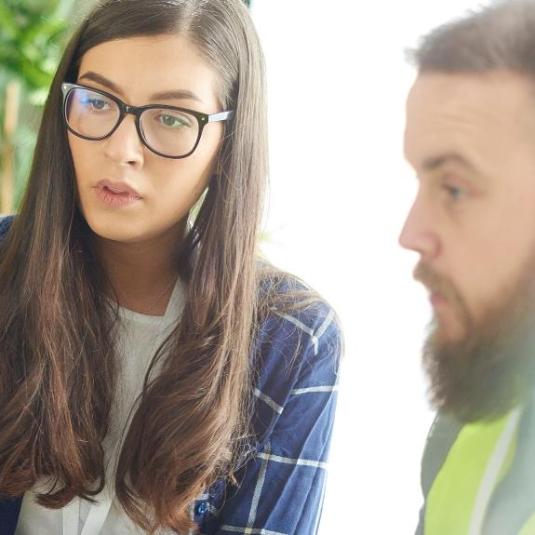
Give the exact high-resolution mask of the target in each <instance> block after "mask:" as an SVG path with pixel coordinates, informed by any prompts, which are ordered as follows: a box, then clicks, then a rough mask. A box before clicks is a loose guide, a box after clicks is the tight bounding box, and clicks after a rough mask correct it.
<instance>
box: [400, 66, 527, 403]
mask: <svg viewBox="0 0 535 535" xmlns="http://www.w3.org/2000/svg"><path fill="white" fill-rule="evenodd" d="M532 91H533V86H532V85H531V84H530V82H529V81H528V80H527V79H526V78H523V77H521V76H520V75H516V74H513V73H509V72H493V73H489V74H439V73H437V74H434V73H433V74H424V75H421V76H420V77H419V78H418V79H417V80H416V82H415V84H414V86H413V88H412V90H411V92H410V95H409V98H408V102H407V126H406V133H405V152H406V157H407V159H408V161H409V163H410V164H411V165H412V167H413V168H414V169H415V171H416V174H417V177H418V184H419V188H418V193H417V196H416V199H415V201H414V204H413V206H412V208H411V211H410V213H409V215H408V217H407V221H406V222H405V225H404V228H403V230H402V233H401V236H400V243H401V245H402V246H403V247H405V248H407V249H412V250H414V251H416V252H417V253H419V255H420V262H419V264H418V266H417V269H416V271H415V277H416V278H417V279H419V280H421V282H423V283H424V284H425V285H426V286H427V287H428V289H429V291H430V299H431V304H432V306H433V313H434V331H433V332H432V333H431V335H430V343H429V341H428V344H427V346H428V349H429V347H430V348H431V351H434V352H435V353H440V352H441V351H442V353H444V351H443V350H444V349H445V350H446V354H448V355H449V356H448V357H447V358H448V359H454V358H458V359H459V361H458V362H457V363H454V362H449V363H446V366H447V367H449V368H451V367H456V368H455V369H454V370H453V369H450V371H447V370H446V371H445V370H442V371H440V370H438V371H437V369H436V366H434V365H432V366H430V367H431V368H433V366H434V368H435V369H434V372H431V373H435V374H436V373H443V374H444V373H452V374H454V375H455V374H456V375H457V376H458V378H460V377H462V374H461V373H459V371H460V370H464V371H465V372H466V373H465V375H467V376H469V373H468V368H467V367H469V366H470V362H463V361H462V359H466V360H467V359H474V360H475V359H482V358H483V357H482V356H481V355H477V356H476V355H475V353H478V350H480V349H481V347H482V345H483V344H485V345H486V346H488V347H489V348H490V347H494V348H495V347H497V345H496V342H498V341H497V340H496V339H495V338H496V337H497V336H498V335H499V336H500V337H502V338H504V339H505V338H508V335H509V331H511V330H513V331H514V326H512V328H511V329H505V331H503V330H502V328H503V326H504V322H505V324H507V322H511V321H514V322H517V321H518V320H519V316H518V314H517V312H518V310H522V309H525V307H524V304H525V303H522V301H523V300H525V295H526V293H529V292H528V290H529V291H532V290H530V285H531V282H532V281H533V279H534V278H535V96H534V94H532ZM531 272H533V276H532V275H531ZM532 295H533V294H532ZM530 297H531V296H530ZM513 310H514V311H516V312H515V314H513V312H512V311H513ZM513 316H514V320H513ZM498 333H499V334H498ZM493 337H494V339H493ZM498 345H499V344H498ZM512 345H513V346H514V345H515V344H512ZM451 348H456V350H457V353H459V352H460V353H461V354H460V355H457V357H455V356H451V351H448V350H451ZM474 352H475V353H474ZM463 353H466V354H465V355H464V356H463ZM479 353H480V351H479ZM502 353H503V351H502ZM433 358H436V355H435V356H434V357H433ZM438 358H445V356H444V354H442V356H440V355H439V356H438ZM489 359H491V357H490V356H489ZM481 364H482V363H481V362H477V365H476V364H473V367H474V368H477V369H479V368H480V367H481ZM493 365H495V363H494V364H493ZM432 379H433V377H432ZM435 379H438V380H442V379H443V378H441V377H439V378H435ZM469 386H470V385H468V386H467V389H468V388H469ZM464 394H467V392H465V393H464ZM464 394H463V395H464ZM439 397H440V396H439Z"/></svg>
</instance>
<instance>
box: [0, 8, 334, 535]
mask: <svg viewBox="0 0 535 535" xmlns="http://www.w3.org/2000/svg"><path fill="white" fill-rule="evenodd" d="M264 98H265V97H264V84H263V62H262V56H261V51H260V47H259V44H258V41H257V37H256V34H255V31H254V29H253V27H252V24H251V21H250V19H249V16H248V13H247V10H246V9H245V7H244V6H243V5H242V3H241V2H240V0H104V1H103V2H101V3H100V4H99V5H98V6H97V7H96V8H95V9H94V10H93V12H91V13H90V14H89V15H88V17H87V18H86V20H85V21H84V22H83V24H82V25H81V27H80V29H79V30H78V31H77V32H76V34H75V35H74V36H73V38H72V40H71V42H70V44H69V45H68V47H67V49H66V51H65V53H64V56H63V59H62V61H61V64H60V66H59V68H58V71H57V74H56V76H55V79H54V81H53V84H52V88H51V91H50V95H49V98H48V101H47V104H46V107H45V111H44V115H43V120H42V126H41V130H40V133H39V138H38V143H37V147H36V152H35V157H34V163H33V167H32V171H31V176H30V180H29V184H28V189H27V192H26V195H25V199H24V202H23V205H22V208H21V210H20V213H19V215H18V216H17V217H16V218H15V219H13V218H5V219H3V220H2V221H1V222H0V235H1V236H2V239H1V241H0V407H1V410H0V496H2V498H3V499H2V501H1V502H0V532H1V533H2V534H5V533H9V534H11V533H16V534H17V535H26V534H30V533H32V534H33V533H54V534H57V533H63V534H68V535H71V534H78V533H81V534H83V535H90V534H96V533H105V534H130V533H145V532H149V533H188V532H190V530H191V532H192V533H193V532H200V533H205V534H215V533H221V534H223V533H278V534H303V535H304V534H307V535H308V534H311V533H315V532H316V528H317V522H318V518H319V509H320V507H321V500H322V496H323V494H322V490H323V484H324V477H325V474H324V472H325V465H324V463H325V458H326V454H327V449H328V444H329V440H330V434H331V429H332V421H333V413H334V405H335V390H336V386H335V381H336V373H337V365H338V357H339V351H340V343H339V338H340V337H339V331H338V328H337V326H336V322H335V321H334V314H333V312H332V311H331V310H330V309H329V307H328V306H327V305H325V304H324V303H323V302H322V301H321V300H319V299H317V298H315V297H314V295H313V294H312V292H311V291H310V290H307V289H305V287H304V286H302V285H299V284H298V283H296V282H295V280H294V279H292V278H291V277H288V276H284V275H283V274H281V273H279V272H277V271H276V270H274V269H273V268H271V267H269V266H268V265H267V264H266V263H265V262H261V261H260V260H259V259H258V256H257V236H258V223H259V219H260V216H261V210H262V198H263V190H264V180H265V177H266V167H267V166H266V160H267V150H266V119H265V101H264Z"/></svg>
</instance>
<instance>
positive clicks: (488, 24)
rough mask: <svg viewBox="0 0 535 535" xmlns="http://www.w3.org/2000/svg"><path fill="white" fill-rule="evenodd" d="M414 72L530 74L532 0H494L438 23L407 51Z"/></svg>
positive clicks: (534, 34)
mask: <svg viewBox="0 0 535 535" xmlns="http://www.w3.org/2000/svg"><path fill="white" fill-rule="evenodd" d="M408 56H409V59H410V60H411V62H412V63H414V64H415V66H416V67H417V68H418V71H419V73H426V72H443V73H463V72H465V73H468V72H472V73H478V72H481V73H483V72H488V71H494V70H508V71H513V72H518V73H521V74H526V75H534V76H535V0H499V1H495V2H492V3H491V4H490V5H488V6H486V7H482V8H480V9H478V10H476V11H470V12H469V13H468V14H467V15H465V16H464V17H462V18H460V19H456V20H453V21H452V22H449V23H447V24H444V25H442V26H439V27H437V28H435V29H434V30H432V31H431V32H430V33H429V34H427V35H426V36H425V37H423V38H422V40H421V42H420V44H419V46H418V47H417V48H415V49H413V50H410V51H409V53H408Z"/></svg>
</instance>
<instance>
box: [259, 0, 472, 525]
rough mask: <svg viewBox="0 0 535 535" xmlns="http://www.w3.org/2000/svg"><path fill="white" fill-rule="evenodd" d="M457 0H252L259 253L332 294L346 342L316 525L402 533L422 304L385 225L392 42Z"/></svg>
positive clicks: (415, 425) (401, 93)
mask: <svg viewBox="0 0 535 535" xmlns="http://www.w3.org/2000/svg"><path fill="white" fill-rule="evenodd" d="M477 4H478V2H474V1H473V0H472V1H471V0H448V1H447V2H446V1H442V2H437V1H436V0H433V1H429V0H405V1H404V2H394V1H386V2H362V3H360V2H356V1H355V0H345V1H335V0H330V1H329V2H322V1H320V0H254V1H253V16H254V18H255V21H256V24H257V27H258V31H259V33H260V36H261V39H262V42H263V45H264V49H265V54H266V59H267V65H268V83H269V98H270V128H271V131H270V143H271V200H270V211H269V218H268V224H267V231H268V234H269V236H270V241H269V242H268V243H267V244H266V246H265V250H266V252H267V253H268V255H269V257H270V258H271V259H272V260H273V261H274V262H275V263H276V264H278V265H280V266H281V267H284V268H286V269H288V270H291V271H293V272H295V273H296V274H298V275H300V276H301V277H303V278H304V279H305V280H307V281H308V282H309V283H310V284H312V285H313V286H315V287H316V288H317V289H318V290H320V292H322V293H323V295H324V296H325V297H327V299H328V300H330V301H331V303H332V304H333V305H334V306H335V308H336V309H337V311H338V312H339V315H340V316H341V319H342V322H343V325H344V327H345V335H346V342H347V350H346V360H345V363H344V367H343V376H342V385H341V392H340V398H339V412H338V416H337V426H336V430H335V436H334V441H333V447H332V450H331V469H330V475H329V486H328V492H327V497H326V503H325V508H324V513H323V518H322V526H321V529H320V534H321V535H333V534H346V533H347V534H358V533H363V534H366V535H373V534H378V535H383V534H393V533H395V534H405V533H411V532H413V530H414V527H415V525H416V519H417V513H418V509H419V507H420V501H421V498H420V490H419V462H420V456H421V452H422V448H423V444H424V441H425V436H426V433H427V429H428V427H429V425H430V423H431V420H432V412H431V411H430V409H429V408H428V405H427V402H426V399H425V381H424V378H423V375H422V372H421V369H420V346H421V341H422V337H423V333H424V328H425V325H426V322H427V320H428V317H429V308H428V305H427V299H426V296H425V293H424V291H423V290H422V289H421V288H420V287H419V286H418V285H417V284H416V283H414V282H413V281H412V277H411V272H412V267H413V265H414V263H415V261H416V257H415V255H412V254H410V253H407V252H403V251H402V250H401V249H400V248H399V246H398V245H397V236H398V234H399V231H400V229H401V225H402V223H403V220H404V217H405V215H406V212H407V210H408V208H409V205H410V202H411V199H412V195H413V193H414V191H415V187H416V181H415V179H414V178H413V174H412V172H411V170H410V169H409V168H408V166H407V165H406V164H405V162H404V160H403V155H402V134H403V122H404V100H405V96H406V92H407V90H408V88H409V86H410V84H411V82H412V80H413V77H414V73H413V71H412V68H411V67H410V66H408V65H407V64H406V62H405V58H404V49H405V48H406V47H407V46H410V45H413V44H415V43H416V41H417V38H418V37H419V36H420V35H421V34H422V33H424V32H426V31H427V30H428V29H430V28H432V27H433V26H435V25H436V24H440V23H442V22H444V21H445V20H447V19H449V18H451V17H452V16H457V15H460V14H462V13H463V12H464V11H465V10H466V9H468V8H471V7H474V6H477Z"/></svg>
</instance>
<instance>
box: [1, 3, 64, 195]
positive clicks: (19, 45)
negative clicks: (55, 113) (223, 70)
mask: <svg viewBox="0 0 535 535" xmlns="http://www.w3.org/2000/svg"><path fill="white" fill-rule="evenodd" d="M71 4H72V0H1V1H0V149H1V148H2V146H3V144H4V143H5V142H6V140H5V139H4V136H5V134H4V131H3V122H4V112H5V110H4V107H5V94H6V93H5V91H6V87H7V85H8V83H10V82H12V81H16V82H18V83H19V84H20V88H21V108H20V114H19V123H18V127H17V130H16V132H15V134H14V137H13V139H12V140H11V142H12V143H13V144H14V146H15V148H16V157H15V205H16V206H18V204H19V201H20V198H21V194H22V190H23V189H24V185H25V182H26V177H27V175H28V172H29V168H30V164H31V158H32V155H33V149H34V145H35V140H36V133H37V126H38V118H39V116H40V115H41V111H42V106H43V104H44V102H45V100H46V96H47V94H48V90H49V87H50V84H51V82H52V78H53V76H54V72H55V70H56V67H57V64H58V62H59V58H60V55H61V51H62V48H63V45H64V40H65V38H66V35H67V31H68V23H67V21H66V18H65V15H66V12H67V10H68V9H69V8H70V7H71ZM1 168H2V161H1V156H0V171H1Z"/></svg>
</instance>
